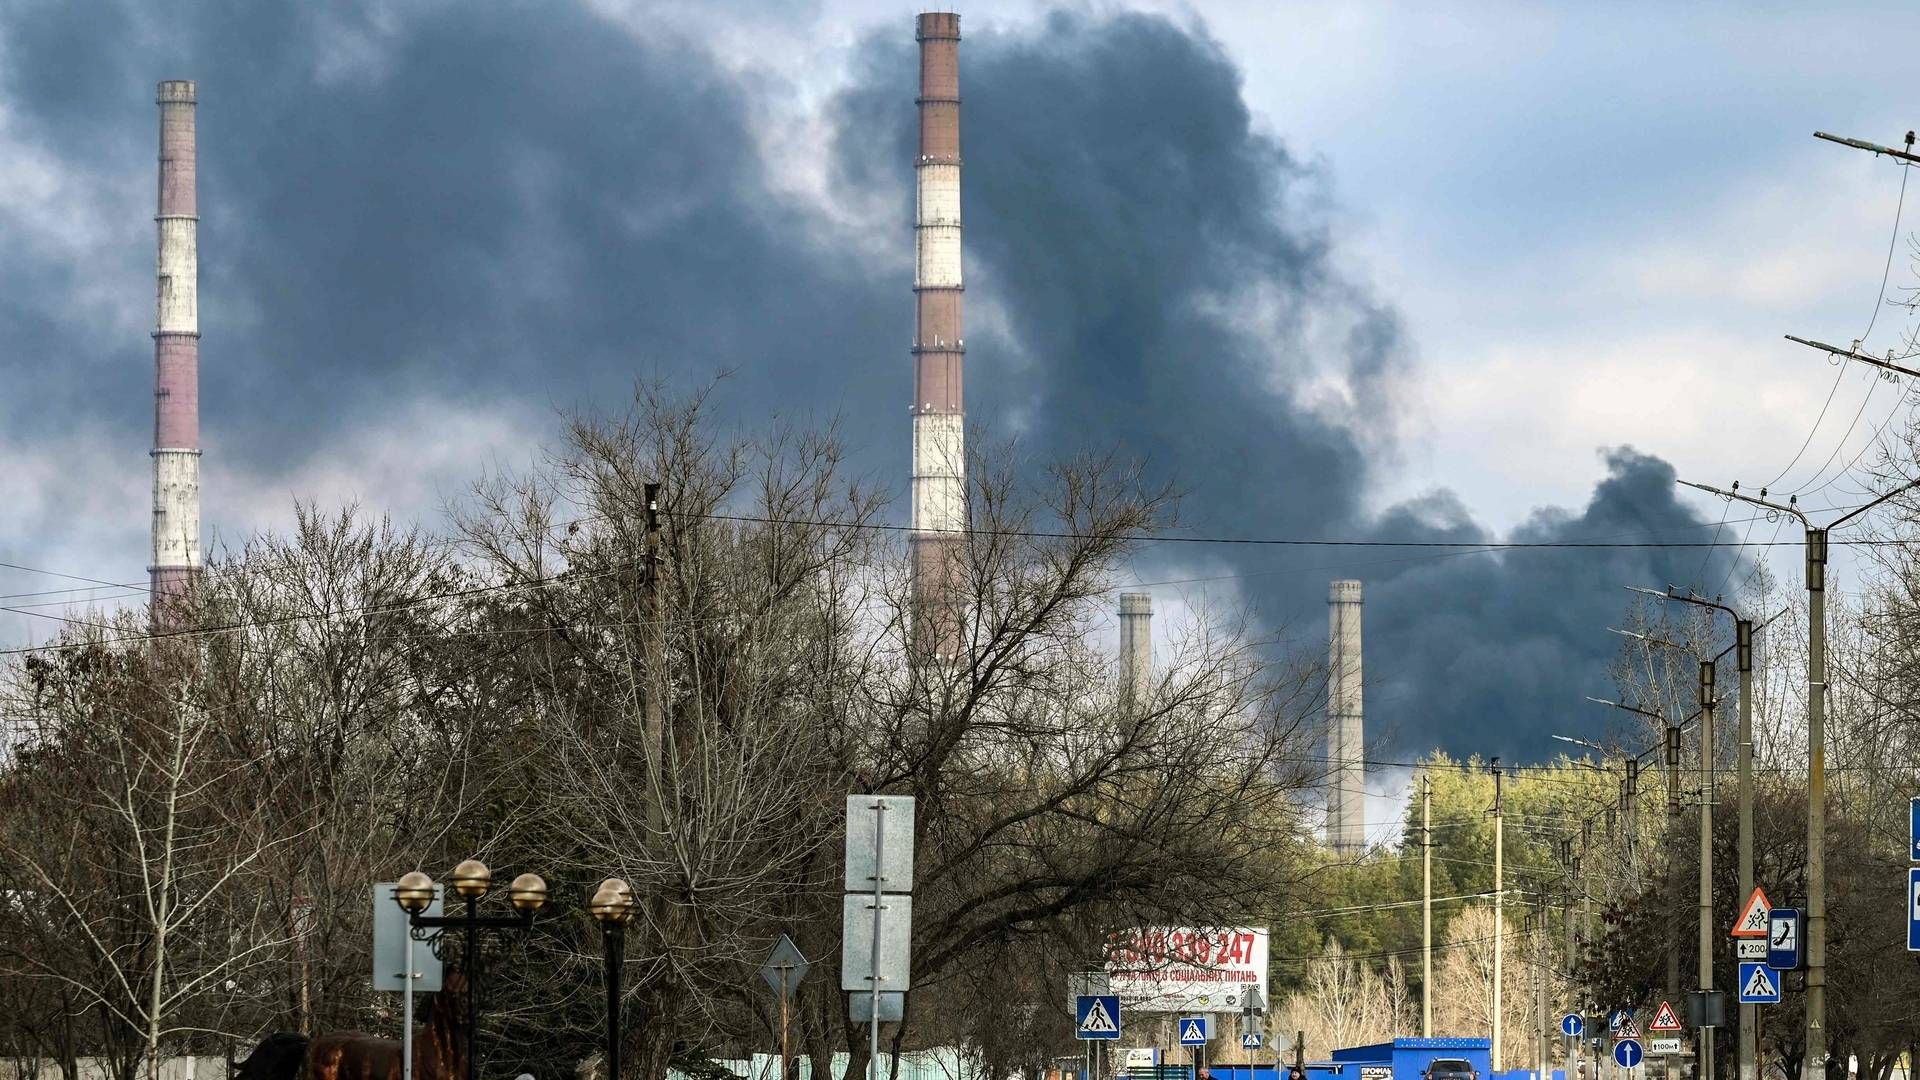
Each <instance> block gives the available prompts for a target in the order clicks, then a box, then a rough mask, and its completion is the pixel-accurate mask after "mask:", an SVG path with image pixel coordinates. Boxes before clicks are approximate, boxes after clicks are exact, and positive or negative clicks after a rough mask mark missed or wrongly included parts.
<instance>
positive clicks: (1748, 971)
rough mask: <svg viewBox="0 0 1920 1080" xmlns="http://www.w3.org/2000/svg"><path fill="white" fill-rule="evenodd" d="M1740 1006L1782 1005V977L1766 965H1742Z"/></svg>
mask: <svg viewBox="0 0 1920 1080" xmlns="http://www.w3.org/2000/svg"><path fill="white" fill-rule="evenodd" d="M1740 1004H1742V1005H1778V1004H1780V976H1779V975H1778V974H1777V973H1775V972H1773V971H1769V970H1768V969H1767V965H1765V964H1758V963H1754V964H1741V965H1740Z"/></svg>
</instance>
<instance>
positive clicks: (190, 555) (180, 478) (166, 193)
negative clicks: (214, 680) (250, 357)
mask: <svg viewBox="0 0 1920 1080" xmlns="http://www.w3.org/2000/svg"><path fill="white" fill-rule="evenodd" d="M197 101H198V98H197V96H196V94H195V90H194V84H193V83H191V82H187V81H169V82H163V83H161V84H160V92H159V100H158V103H159V105H160V208H159V209H160V212H159V214H158V216H157V217H156V218H155V221H156V222H157V223H158V225H159V233H160V257H159V264H158V274H157V276H158V281H157V283H156V284H157V287H158V290H157V291H158V300H157V303H156V307H155V314H154V329H153V367H154V385H153V396H154V410H153V452H152V456H153V561H152V562H151V563H150V564H149V565H148V567H147V573H148V575H149V581H150V585H151V589H152V608H153V611H154V613H155V617H156V619H164V617H165V616H164V609H165V608H166V606H167V605H168V603H169V602H171V601H173V600H174V599H176V598H177V597H179V596H180V594H182V593H183V592H185V591H186V590H187V587H188V586H189V585H190V584H191V583H192V582H193V579H194V578H195V576H196V575H198V574H199V572H200V567H201V555H200V304H199V292H200V252H199V232H200V217H199V206H198V203H197V201H196V198H195V187H196V183H195V177H194V173H195V170H196V164H195V148H194V108H195V105H196V103H197Z"/></svg>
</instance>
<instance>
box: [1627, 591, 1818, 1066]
mask: <svg viewBox="0 0 1920 1080" xmlns="http://www.w3.org/2000/svg"><path fill="white" fill-rule="evenodd" d="M1633 591H1634V592H1638V593H1645V594H1647V595H1649V596H1659V597H1663V598H1665V599H1668V600H1677V601H1679V602H1681V603H1683V604H1692V605H1694V606H1695V607H1703V608H1709V609H1711V610H1714V611H1724V612H1726V613H1727V617H1728V618H1730V619H1732V620H1733V647H1732V649H1731V650H1722V651H1721V652H1720V653H1719V654H1718V655H1716V656H1715V657H1714V659H1715V660H1718V659H1720V657H1722V656H1725V655H1726V654H1727V652H1728V651H1731V652H1732V653H1733V654H1734V667H1735V669H1736V670H1737V671H1738V672H1739V674H1740V717H1739V730H1738V732H1737V733H1736V735H1737V738H1736V743H1737V747H1736V755H1735V757H1736V765H1737V768H1738V770H1739V783H1740V851H1739V860H1740V893H1739V895H1740V896H1741V897H1742V898H1744V897H1748V896H1751V895H1753V635H1754V630H1755V627H1754V625H1753V620H1751V619H1745V618H1742V617H1741V616H1740V613H1739V612H1738V611H1735V610H1734V609H1733V608H1731V607H1728V606H1727V605H1726V604H1722V603H1720V602H1718V601H1715V600H1708V599H1705V598H1703V597H1699V596H1694V595H1692V594H1691V593H1689V594H1687V595H1684V596H1683V595H1681V594H1679V593H1676V592H1674V591H1673V587H1672V586H1668V587H1667V590H1666V591H1665V592H1657V591H1655V590H1653V589H1639V588H1635V589H1633ZM1784 614H1786V612H1785V610H1782V611H1781V612H1780V613H1779V614H1777V615H1775V616H1774V617H1773V619H1777V618H1779V617H1780V615H1784ZM1773 619H1768V620H1767V621H1766V622H1765V623H1762V624H1761V625H1760V629H1765V628H1766V627H1768V626H1771V625H1772V624H1773ZM1703 711H1704V710H1703ZM1743 902H1744V900H1743ZM1759 1013H1760V1010H1759V1007H1758V1006H1755V1005H1741V1006H1740V1031H1739V1036H1740V1037H1739V1039H1738V1041H1737V1042H1736V1044H1735V1047H1734V1061H1735V1068H1736V1069H1737V1070H1738V1076H1739V1080H1758V1077H1759V1071H1760V1070H1759V1061H1760V1034H1759Z"/></svg>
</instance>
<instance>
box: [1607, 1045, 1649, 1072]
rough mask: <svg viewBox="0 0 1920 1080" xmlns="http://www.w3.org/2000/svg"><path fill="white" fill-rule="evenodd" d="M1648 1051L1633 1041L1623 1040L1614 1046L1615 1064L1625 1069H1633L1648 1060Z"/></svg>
mask: <svg viewBox="0 0 1920 1080" xmlns="http://www.w3.org/2000/svg"><path fill="white" fill-rule="evenodd" d="M1646 1056H1647V1054H1646V1051H1644V1050H1642V1049H1640V1044H1639V1043H1638V1042H1636V1041H1634V1040H1633V1039H1621V1040H1620V1041H1619V1042H1617V1043H1614V1044H1613V1060H1614V1063H1615V1064H1617V1065H1619V1066H1620V1067H1621V1068H1623V1069H1631V1068H1634V1067H1635V1066H1637V1065H1639V1064H1640V1063H1641V1062H1642V1061H1644V1060H1646Z"/></svg>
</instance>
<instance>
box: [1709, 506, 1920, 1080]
mask: <svg viewBox="0 0 1920 1080" xmlns="http://www.w3.org/2000/svg"><path fill="white" fill-rule="evenodd" d="M1679 482H1680V483H1682V484H1685V485H1686V486H1687V487H1690V488H1695V489H1698V490H1700V491H1704V492H1707V493H1708V494H1710V495H1718V496H1720V497H1721V498H1723V499H1738V500H1740V501H1741V502H1744V503H1748V504H1750V505H1753V506H1758V507H1760V508H1761V509H1763V510H1767V511H1770V512H1772V513H1774V514H1790V515H1792V516H1793V517H1795V518H1797V519H1799V521H1800V526H1801V528H1802V529H1803V530H1805V532H1806V543H1807V1005H1806V1009H1807V1041H1806V1057H1805V1059H1804V1060H1805V1061H1806V1062H1807V1064H1808V1065H1809V1066H1810V1067H1812V1068H1815V1069H1819V1070H1820V1071H1822V1072H1824V1071H1825V1070H1826V1067H1827V744H1826V737H1827V535H1828V534H1829V533H1831V532H1832V531H1833V530H1834V529H1837V528H1839V527H1840V526H1842V525H1845V524H1846V523H1847V522H1849V521H1852V520H1853V519H1854V518H1857V517H1859V516H1860V515H1862V514H1864V513H1866V512H1867V511H1869V510H1871V509H1873V508H1874V507H1876V506H1879V505H1880V504H1881V503H1883V502H1886V501H1887V500H1888V499H1891V498H1893V497H1894V496H1895V495H1898V494H1900V493H1901V492H1904V491H1910V490H1912V489H1913V488H1915V487H1917V486H1920V480H1915V481H1911V482H1909V483H1906V484H1902V485H1900V486H1899V487H1897V488H1894V489H1893V490H1892V491H1889V492H1887V493H1886V494H1884V495H1882V496H1880V497H1879V498H1877V499H1874V500H1873V501H1872V502H1869V503H1866V504H1865V505H1863V506H1858V507H1855V508H1854V509H1853V510H1852V511H1851V512H1849V513H1847V514H1845V515H1843V516H1842V517H1840V518H1838V519H1836V520H1835V521H1833V522H1832V523H1831V524H1829V525H1827V526H1825V527H1824V528H1823V527H1821V526H1818V525H1815V524H1814V523H1813V519H1811V518H1809V517H1808V516H1807V515H1806V514H1804V513H1802V512H1801V510H1800V507H1799V505H1798V500H1797V499H1795V498H1789V499H1788V500H1787V501H1786V502H1785V503H1784V504H1783V503H1777V502H1772V501H1769V500H1768V499H1767V491H1766V489H1765V488H1761V489H1760V494H1759V495H1758V496H1757V497H1756V496H1753V495H1743V494H1741V492H1740V485H1739V484H1738V483H1735V484H1734V485H1733V488H1732V489H1731V490H1722V489H1720V488H1717V487H1711V486H1709V485H1707V484H1696V483H1693V482H1692V481H1689V480H1682V481H1679Z"/></svg>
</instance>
